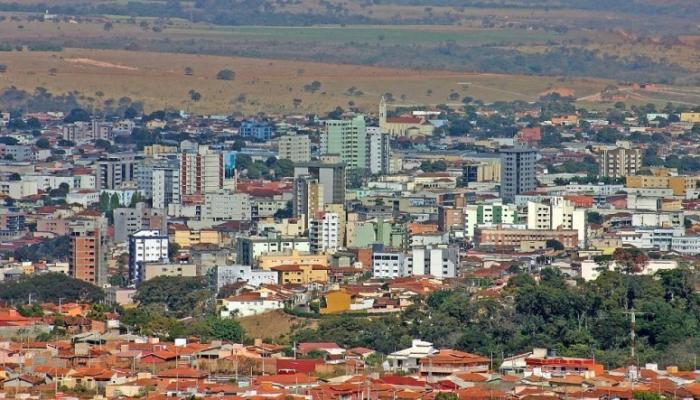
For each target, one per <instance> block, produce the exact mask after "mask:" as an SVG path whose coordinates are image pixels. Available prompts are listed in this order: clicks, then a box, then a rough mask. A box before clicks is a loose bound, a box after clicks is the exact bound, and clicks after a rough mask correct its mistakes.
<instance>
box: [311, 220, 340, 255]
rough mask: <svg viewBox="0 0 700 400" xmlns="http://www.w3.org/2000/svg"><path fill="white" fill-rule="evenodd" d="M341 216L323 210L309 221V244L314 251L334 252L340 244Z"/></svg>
mask: <svg viewBox="0 0 700 400" xmlns="http://www.w3.org/2000/svg"><path fill="white" fill-rule="evenodd" d="M339 223H340V217H339V216H338V214H336V213H328V212H321V213H317V214H316V217H315V218H314V219H312V220H311V221H309V245H310V247H311V251H312V252H314V253H325V252H330V253H334V252H335V251H336V250H338V247H339V246H340V239H339V238H340V234H339V232H338V230H339V226H340V225H339Z"/></svg>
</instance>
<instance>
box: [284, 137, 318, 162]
mask: <svg viewBox="0 0 700 400" xmlns="http://www.w3.org/2000/svg"><path fill="white" fill-rule="evenodd" d="M277 149H278V151H277V157H278V158H279V159H281V160H290V161H292V162H294V163H302V162H309V161H311V139H309V136H308V135H285V136H281V137H280V138H279V139H278V141H277Z"/></svg>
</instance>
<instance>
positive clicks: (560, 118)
mask: <svg viewBox="0 0 700 400" xmlns="http://www.w3.org/2000/svg"><path fill="white" fill-rule="evenodd" d="M576 124H578V116H577V115H576V114H568V115H557V116H556V117H552V125H559V126H572V125H576Z"/></svg>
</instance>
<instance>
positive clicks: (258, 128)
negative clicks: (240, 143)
mask: <svg viewBox="0 0 700 400" xmlns="http://www.w3.org/2000/svg"><path fill="white" fill-rule="evenodd" d="M239 134H240V135H241V136H243V137H249V138H253V139H258V140H270V139H272V125H271V124H270V123H269V122H266V121H258V120H255V119H249V120H245V121H243V122H241V128H240V131H239Z"/></svg>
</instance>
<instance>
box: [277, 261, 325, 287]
mask: <svg viewBox="0 0 700 400" xmlns="http://www.w3.org/2000/svg"><path fill="white" fill-rule="evenodd" d="M270 269H271V270H273V271H277V274H278V282H279V284H280V285H286V284H297V285H306V284H308V283H313V282H317V283H326V282H328V267H326V266H323V265H293V264H290V265H279V266H276V267H272V268H270Z"/></svg>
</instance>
